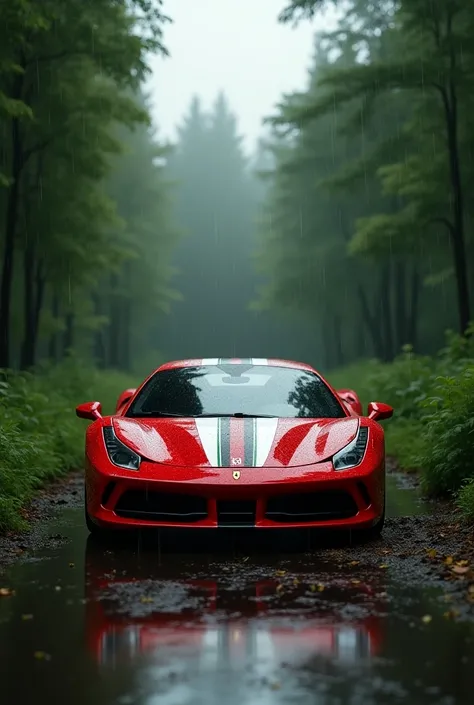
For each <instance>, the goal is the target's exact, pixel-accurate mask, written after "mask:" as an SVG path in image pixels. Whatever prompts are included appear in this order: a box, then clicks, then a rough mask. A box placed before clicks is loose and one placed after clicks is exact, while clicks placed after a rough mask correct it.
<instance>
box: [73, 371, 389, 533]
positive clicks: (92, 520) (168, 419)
mask: <svg viewBox="0 0 474 705" xmlns="http://www.w3.org/2000/svg"><path fill="white" fill-rule="evenodd" d="M76 414H77V416H78V417H79V418H82V419H87V420H89V421H92V423H91V424H89V426H88V427H87V429H86V442H85V495H84V496H85V521H86V524H87V528H88V529H89V531H90V532H91V533H93V534H104V533H105V532H108V531H109V530H111V529H143V528H147V527H148V528H163V529H165V528H174V529H186V528H187V529H189V528H193V529H202V530H204V529H207V530H210V529H218V528H224V527H225V528H235V529H239V528H249V527H253V528H254V529H259V530H264V529H268V530H271V529H302V528H307V529H316V528H321V529H349V530H351V531H358V532H359V533H360V535H365V536H366V537H367V538H376V537H377V536H378V535H379V534H380V532H381V531H382V528H383V525H384V519H385V442H384V430H383V428H382V426H381V425H380V423H379V422H380V421H382V420H384V419H388V418H390V417H391V416H392V415H393V408H392V407H391V406H388V405H387V404H383V403H381V402H375V401H372V402H370V403H369V404H368V409H367V414H366V415H364V414H363V413H362V406H361V402H360V399H359V398H358V396H357V394H356V393H355V392H354V391H353V390H339V392H338V391H336V390H335V389H333V388H332V387H331V385H330V384H329V382H328V381H326V380H325V379H324V378H323V376H322V375H321V374H319V373H318V372H317V371H316V370H315V369H313V368H312V367H310V366H309V365H307V364H303V363H298V362H291V361H287V360H277V359H262V358H238V359H237V358H207V359H192V360H182V361H175V362H168V363H166V364H164V365H161V367H159V368H158V369H157V370H155V371H154V372H153V373H152V374H151V375H150V376H149V377H148V378H147V379H146V380H145V381H144V382H143V384H142V385H141V386H140V387H139V388H138V389H127V390H125V391H124V392H123V393H122V394H121V395H120V397H119V398H118V400H117V406H116V409H115V413H114V414H112V415H106V416H103V415H102V407H101V404H100V402H98V401H93V402H87V403H85V404H81V405H79V406H77V407H76Z"/></svg>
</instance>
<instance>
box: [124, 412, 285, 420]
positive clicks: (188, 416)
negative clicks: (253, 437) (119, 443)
mask: <svg viewBox="0 0 474 705" xmlns="http://www.w3.org/2000/svg"><path fill="white" fill-rule="evenodd" d="M134 416H135V418H140V417H147V418H166V417H167V416H171V417H176V418H179V419H217V418H229V417H232V418H236V419H277V418H278V416H273V415H272V414H244V413H243V412H241V411H236V412H235V413H233V414H174V413H172V412H171V411H142V412H140V413H139V414H136V415H135V414H134Z"/></svg>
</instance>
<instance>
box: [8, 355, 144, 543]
mask: <svg viewBox="0 0 474 705" xmlns="http://www.w3.org/2000/svg"><path fill="white" fill-rule="evenodd" d="M133 386H136V381H135V380H134V379H133V378H129V377H128V376H126V375H123V374H119V373H113V372H107V373H100V372H98V371H97V370H96V369H94V368H92V367H90V366H87V365H84V364H82V363H79V362H78V361H76V360H74V359H70V360H68V361H65V362H64V363H63V364H62V365H58V366H54V367H52V366H51V365H45V366H43V367H42V368H40V369H38V370H37V371H36V372H35V374H29V373H21V374H20V373H13V372H4V373H3V375H2V381H1V382H0V454H1V455H0V457H1V460H0V532H1V531H5V530H10V529H21V528H25V527H26V522H25V520H24V518H23V514H22V509H23V507H24V506H25V505H26V503H27V502H28V501H29V500H30V499H31V498H32V496H33V493H34V491H35V490H37V489H38V488H39V487H41V486H42V485H43V484H44V483H45V482H47V481H49V480H52V479H54V478H55V477H58V476H60V475H62V474H65V473H66V472H68V471H69V470H71V469H74V468H80V467H81V466H82V463H83V454H84V432H85V427H86V422H84V421H81V420H80V419H78V418H77V417H76V415H75V411H74V410H75V407H76V406H77V404H79V403H81V402H85V401H93V400H98V401H101V402H102V404H103V413H112V412H113V410H114V408H115V403H116V400H117V397H118V395H119V393H120V392H121V391H122V390H123V389H125V388H127V387H133Z"/></svg>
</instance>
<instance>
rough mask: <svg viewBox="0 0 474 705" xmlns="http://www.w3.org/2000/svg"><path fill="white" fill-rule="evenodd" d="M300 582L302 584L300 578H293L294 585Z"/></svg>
mask: <svg viewBox="0 0 474 705" xmlns="http://www.w3.org/2000/svg"><path fill="white" fill-rule="evenodd" d="M299 584H300V581H299V580H298V578H295V579H294V580H293V585H295V586H296V585H299Z"/></svg>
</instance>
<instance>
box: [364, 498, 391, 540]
mask: <svg viewBox="0 0 474 705" xmlns="http://www.w3.org/2000/svg"><path fill="white" fill-rule="evenodd" d="M384 524H385V503H384V505H383V511H382V516H381V517H380V519H379V520H378V522H377V523H376V524H374V525H373V526H371V527H370V528H369V529H362V530H361V532H360V537H361V538H362V539H363V540H364V541H376V540H377V539H378V538H380V534H381V533H382V531H383V527H384Z"/></svg>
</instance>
